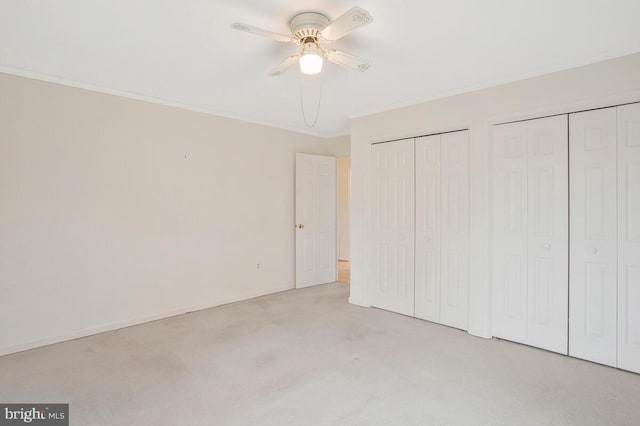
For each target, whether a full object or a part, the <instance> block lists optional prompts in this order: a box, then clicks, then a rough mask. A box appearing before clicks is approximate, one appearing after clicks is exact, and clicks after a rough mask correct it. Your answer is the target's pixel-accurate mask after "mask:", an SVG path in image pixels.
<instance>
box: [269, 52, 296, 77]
mask: <svg viewBox="0 0 640 426" xmlns="http://www.w3.org/2000/svg"><path fill="white" fill-rule="evenodd" d="M298 59H300V54H297V55H292V56H289V57H288V58H287V59H285V60H284V61H282V62H280V64H279V65H278V66H277V67H275V68H274V69H273V71H271V72H270V73H269V75H270V76H272V77H276V76H279V75H280V74H282V73H283V72H285V71H286V70H288V69H289V67H290V66H291V65H293V64H295V63H296V62H297V61H298Z"/></svg>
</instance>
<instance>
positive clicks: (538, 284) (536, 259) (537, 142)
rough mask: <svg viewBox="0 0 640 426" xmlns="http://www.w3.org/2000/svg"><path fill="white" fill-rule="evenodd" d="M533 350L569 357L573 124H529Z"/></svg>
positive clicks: (549, 120)
mask: <svg viewBox="0 0 640 426" xmlns="http://www.w3.org/2000/svg"><path fill="white" fill-rule="evenodd" d="M525 123H526V124H527V128H528V129H527V139H528V178H527V181H528V185H527V198H528V202H527V203H528V207H527V210H528V238H527V264H528V271H527V303H528V306H527V313H528V320H527V344H529V345H532V346H536V347H539V348H543V349H547V350H550V351H554V352H560V353H564V354H566V353H567V338H568V335H567V328H568V316H569V312H568V296H569V271H568V268H569V265H568V263H569V262H568V249H569V246H568V244H569V241H568V238H569V229H568V227H569V223H568V220H569V217H568V216H569V203H568V199H569V193H568V191H569V188H568V185H569V184H568V118H567V116H566V115H560V116H554V117H546V118H541V119H536V120H529V121H527V122H525Z"/></svg>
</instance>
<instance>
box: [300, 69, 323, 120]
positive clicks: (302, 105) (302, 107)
mask: <svg viewBox="0 0 640 426" xmlns="http://www.w3.org/2000/svg"><path fill="white" fill-rule="evenodd" d="M302 78H303V76H302V75H300V80H299V84H300V109H301V110H302V119H303V120H304V124H305V125H306V126H307V127H313V126H315V125H316V124H317V123H318V117H319V116H320V103H321V102H322V78H321V79H320V94H319V95H318V105H317V107H316V116H315V118H314V120H313V123H311V124H309V121H308V120H307V115H306V114H305V112H304V102H303V101H302Z"/></svg>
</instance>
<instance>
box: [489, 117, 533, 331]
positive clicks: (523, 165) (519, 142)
mask: <svg viewBox="0 0 640 426" xmlns="http://www.w3.org/2000/svg"><path fill="white" fill-rule="evenodd" d="M492 164H493V166H492V167H493V183H492V186H493V188H492V200H491V203H492V205H493V215H492V216H493V221H492V227H493V240H492V268H491V270H492V302H493V308H492V312H493V315H492V317H493V335H494V336H496V337H500V338H504V339H508V340H512V341H515V342H520V343H526V340H527V272H528V271H527V223H528V214H527V201H528V200H527V186H528V183H527V179H528V173H527V123H526V122H518V123H509V124H502V125H497V126H494V127H493V142H492Z"/></svg>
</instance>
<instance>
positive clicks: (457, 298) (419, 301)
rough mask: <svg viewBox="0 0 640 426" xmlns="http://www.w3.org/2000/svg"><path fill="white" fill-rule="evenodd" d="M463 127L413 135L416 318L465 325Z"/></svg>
mask: <svg viewBox="0 0 640 426" xmlns="http://www.w3.org/2000/svg"><path fill="white" fill-rule="evenodd" d="M468 145H469V142H468V132H467V131H460V132H452V133H445V134H442V135H432V136H425V137H421V138H418V139H416V264H415V271H416V284H415V285H416V291H415V293H416V300H415V310H416V313H415V315H416V317H418V318H422V319H426V320H429V321H434V322H438V323H441V324H445V325H449V326H452V327H457V328H461V329H464V330H466V329H467V328H468V324H467V323H468V299H469V296H468V291H469V290H468V287H469V146H468Z"/></svg>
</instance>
